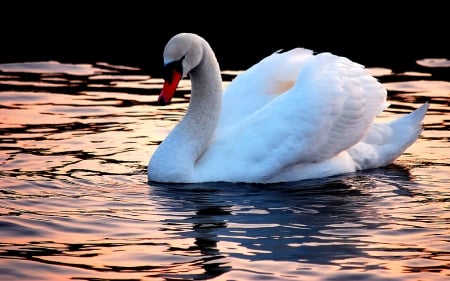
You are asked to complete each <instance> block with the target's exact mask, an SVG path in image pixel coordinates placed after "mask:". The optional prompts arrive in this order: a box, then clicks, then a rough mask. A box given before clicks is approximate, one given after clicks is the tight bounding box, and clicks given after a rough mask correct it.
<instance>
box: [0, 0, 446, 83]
mask: <svg viewBox="0 0 450 281" xmlns="http://www.w3.org/2000/svg"><path fill="white" fill-rule="evenodd" d="M29 2H31V3H28V2H23V3H21V2H15V3H14V5H11V4H8V5H6V4H2V6H3V7H2V8H1V14H2V16H1V17H0V23H1V26H2V31H1V32H2V38H1V45H0V63H6V62H24V61H37V60H57V61H60V62H67V63H95V62H108V63H112V64H121V65H129V66H136V67H140V68H142V69H143V70H144V71H147V72H149V73H150V74H151V75H153V76H160V75H159V74H160V71H161V63H162V58H161V56H162V51H163V48H164V45H165V43H166V42H167V40H169V38H170V37H171V36H172V35H174V34H176V33H178V32H196V33H198V34H200V35H202V36H203V37H205V38H206V39H207V40H208V41H209V42H210V44H211V46H212V47H213V48H214V50H215V51H216V55H217V57H218V59H219V62H220V64H221V67H222V69H236V70H240V69H244V68H247V67H249V66H251V65H252V64H253V63H255V62H257V61H259V60H260V59H261V58H262V57H264V56H266V55H268V54H270V53H272V52H274V51H276V50H279V49H289V48H292V47H306V48H310V49H313V50H315V51H317V52H321V51H330V52H333V53H335V54H338V55H343V56H347V57H349V58H350V59H352V60H354V61H357V62H360V63H362V64H364V65H366V66H370V67H377V66H380V67H390V68H392V69H394V70H398V71H402V70H403V69H408V70H412V69H413V68H414V67H416V64H415V61H416V60H417V59H422V58H448V59H450V43H449V39H450V38H449V37H450V36H449V35H450V32H449V27H450V24H449V22H450V21H449V17H450V12H449V11H450V10H449V9H448V8H447V7H445V6H446V5H444V2H445V1H440V2H437V3H442V4H434V3H431V2H428V3H426V4H425V5H424V4H423V3H420V4H417V5H413V4H409V3H408V5H405V4H403V5H402V6H398V4H396V5H397V6H392V5H387V4H382V2H370V1H359V2H351V3H350V4H347V5H343V4H342V3H335V4H333V5H331V6H330V3H326V2H316V3H315V4H314V5H311V3H309V2H300V1H288V2H281V1H275V2H274V1H272V2H267V4H263V2H258V1H255V2H245V1H240V2H235V1H227V2H224V1H222V2H215V1H204V2H200V1H197V2H200V3H198V4H197V5H194V4H192V3H191V2H187V1H184V2H168V1H164V2H157V1H143V0H142V1H127V2H121V1H118V2H117V3H116V2H115V1H108V2H106V1H104V3H102V2H103V1H91V2H84V1H79V2H70V1H51V2H45V1H44V2H41V3H34V2H36V1H33V2H32V1H29ZM197 2H196V3H197ZM332 3H333V2H332Z"/></svg>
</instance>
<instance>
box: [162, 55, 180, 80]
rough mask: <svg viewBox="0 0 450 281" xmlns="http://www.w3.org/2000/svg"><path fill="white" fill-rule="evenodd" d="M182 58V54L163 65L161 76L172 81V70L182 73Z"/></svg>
mask: <svg viewBox="0 0 450 281" xmlns="http://www.w3.org/2000/svg"><path fill="white" fill-rule="evenodd" d="M183 59H184V56H183V57H182V58H181V59H179V60H177V61H173V62H170V63H168V64H166V65H164V70H163V78H164V80H165V81H167V82H169V83H172V77H173V72H174V71H176V72H178V73H179V74H181V75H183V63H182V62H183Z"/></svg>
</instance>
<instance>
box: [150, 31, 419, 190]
mask: <svg viewBox="0 0 450 281" xmlns="http://www.w3.org/2000/svg"><path fill="white" fill-rule="evenodd" d="M163 58H164V67H165V69H164V84H163V87H162V90H161V93H160V95H159V97H158V103H159V104H160V105H165V104H169V103H170V102H171V98H172V97H173V95H174V93H175V91H176V88H177V86H178V82H179V81H180V80H181V79H183V78H185V77H189V79H190V81H191V95H190V101H189V105H188V108H187V110H186V113H185V115H184V116H183V118H182V119H181V121H180V122H179V123H178V124H177V125H176V126H175V127H174V128H173V129H172V131H171V132H170V133H169V134H168V135H167V137H166V138H165V139H164V140H163V141H162V142H161V144H160V145H159V146H158V147H157V149H156V150H155V151H154V153H153V155H152V156H151V158H150V161H149V163H148V169H147V175H148V179H149V181H150V182H151V181H154V182H165V183H201V182H220V181H222V182H235V183H238V182H245V183H280V182H291V181H299V180H304V179H313V178H321V177H329V176H333V175H338V174H344V173H351V172H356V171H359V170H364V169H371V168H377V167H381V166H386V165H388V164H390V163H392V162H393V161H394V160H395V159H396V158H397V157H399V156H400V155H401V154H402V153H403V152H404V150H405V149H406V148H408V147H409V146H410V145H411V144H412V143H414V142H415V141H416V140H417V138H418V137H419V135H420V133H421V131H422V122H423V119H424V116H425V114H426V112H427V109H428V102H426V103H424V104H423V105H421V106H420V107H419V108H418V109H416V110H414V111H413V112H411V113H409V114H404V115H402V116H400V117H399V118H397V119H395V120H392V121H384V122H380V121H376V120H375V118H376V117H377V115H379V114H380V113H381V112H382V111H383V110H385V108H386V107H387V106H388V102H387V91H386V89H385V88H384V87H383V86H382V84H381V83H380V82H378V80H377V79H376V78H374V77H373V76H371V75H369V74H368V72H367V71H366V69H365V68H364V67H363V66H362V65H360V64H358V63H355V62H352V61H351V60H349V59H348V58H346V57H341V56H337V55H334V54H332V53H329V52H323V53H318V54H315V53H314V52H313V51H312V50H309V49H305V48H294V49H292V50H289V51H286V52H281V51H277V52H274V53H273V54H271V55H269V56H267V57H265V58H263V59H262V60H261V61H260V62H258V63H256V64H255V65H253V66H252V67H250V68H249V69H247V70H246V71H244V72H242V73H240V74H239V75H237V76H236V77H235V78H234V79H233V80H232V81H231V82H230V84H229V85H228V86H226V87H224V86H223V83H222V78H221V70H220V67H219V63H218V60H217V58H216V56H215V53H214V51H213V49H212V48H211V46H210V44H209V43H208V42H207V41H206V40H205V39H204V38H203V37H201V36H199V35H198V34H195V33H179V34H176V35H174V36H173V37H172V38H171V39H170V40H169V41H168V42H167V44H166V46H165V48H164V52H163ZM223 88H225V89H223Z"/></svg>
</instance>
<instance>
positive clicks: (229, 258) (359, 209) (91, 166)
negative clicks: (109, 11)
mask: <svg viewBox="0 0 450 281" xmlns="http://www.w3.org/2000/svg"><path fill="white" fill-rule="evenodd" d="M448 67H449V62H448V61H447V60H433V59H425V60H422V61H419V62H418V65H417V69H419V71H417V70H416V69H414V70H411V71H407V72H402V73H393V72H392V71H390V70H389V69H387V68H370V71H371V72H372V73H373V74H374V75H376V76H377V77H378V78H379V79H380V81H382V82H383V83H384V85H385V86H386V87H387V88H388V90H389V99H390V101H391V102H392V106H391V107H390V108H389V109H388V110H387V112H386V113H384V115H383V118H390V117H392V116H394V115H397V114H403V113H405V112H409V111H411V110H413V109H414V108H417V107H418V106H419V105H420V104H421V103H423V102H424V101H425V100H429V102H430V105H431V106H430V110H429V113H428V115H427V116H426V118H425V125H424V131H423V134H422V136H421V137H420V139H419V140H418V141H417V142H416V143H415V144H414V145H413V146H412V147H410V148H409V149H408V150H407V151H406V152H405V153H404V154H403V155H402V156H401V157H400V158H399V159H398V160H397V161H396V162H395V164H393V165H390V166H388V167H385V168H381V169H375V170H370V171H365V172H361V173H355V174H350V175H345V176H337V177H332V178H328V179H319V180H308V181H303V182H296V183H289V184H273V185H253V184H225V183H215V184H194V185H182V184H180V185H179V184H173V185H164V184H157V185H156V184H155V185H154V184H151V185H149V184H148V183H147V177H146V166H147V162H148V159H149V157H150V156H151V154H152V153H153V151H154V150H155V148H156V147H157V145H158V144H159V143H160V141H161V140H162V139H163V138H164V136H165V135H166V134H167V133H168V132H169V131H170V129H171V128H172V127H173V126H174V125H175V124H176V123H177V122H178V120H179V119H180V118H181V117H182V116H183V113H184V111H185V109H186V105H187V100H188V95H189V82H188V81H184V84H183V85H182V87H181V88H180V91H179V92H178V96H177V97H176V98H175V99H174V103H173V104H172V105H169V106H166V107H159V106H156V105H155V100H156V94H158V92H159V89H160V88H161V83H162V80H161V79H156V78H152V77H149V76H148V75H147V74H146V73H144V72H143V71H142V70H140V69H137V68H133V67H128V66H123V65H111V64H108V63H97V64H95V65H88V64H61V63H58V62H38V63H19V64H3V65H0V69H1V70H2V72H0V165H1V166H0V279H1V280H92V281H93V280H205V279H208V280H378V281H379V280H449V278H450V227H449V223H450V185H449V183H450V163H449V162H450V161H449V158H450V154H449V151H450V150H449V149H450V143H449V141H448V140H449V137H450V132H449V126H450V110H449V108H448V101H449V97H450V82H449V81H450V79H447V78H448V76H447V75H446V73H447V74H448V72H446V71H448ZM235 74H236V73H235V72H232V71H228V72H227V71H224V73H223V76H224V79H225V81H230V79H231V78H232V77H233V75H235Z"/></svg>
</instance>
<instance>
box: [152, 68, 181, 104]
mask: <svg viewBox="0 0 450 281" xmlns="http://www.w3.org/2000/svg"><path fill="white" fill-rule="evenodd" d="M170 75H171V77H170V79H165V80H164V85H163V88H162V90H161V93H160V94H159V97H158V104H159V105H167V104H169V103H170V101H171V100H172V98H173V95H174V94H175V90H176V89H177V86H178V83H179V82H180V80H181V77H182V74H181V73H180V72H178V71H176V70H175V69H173V70H172V72H171V74H170Z"/></svg>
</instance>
